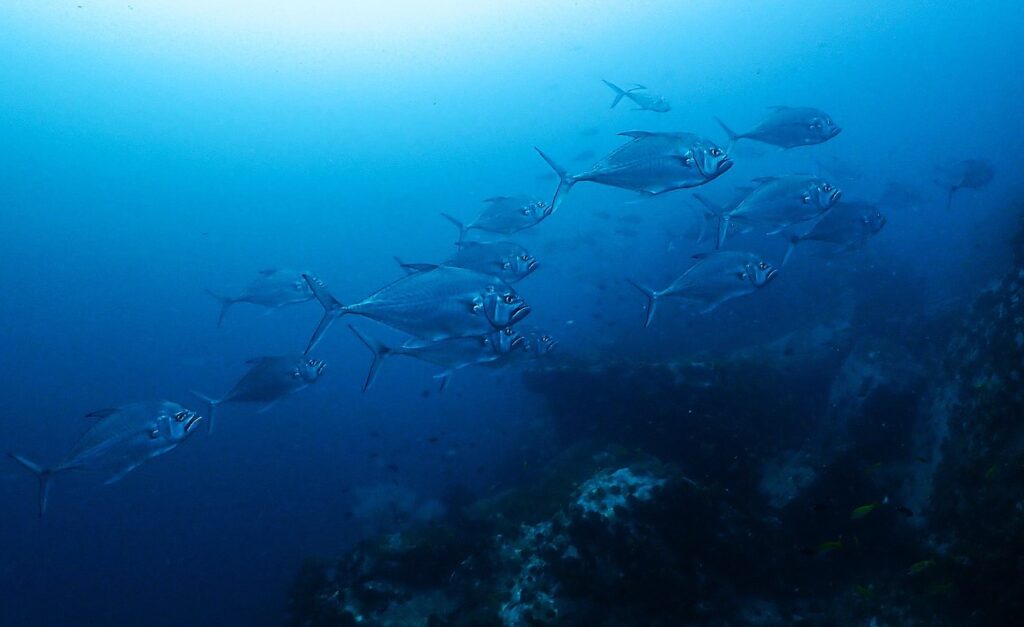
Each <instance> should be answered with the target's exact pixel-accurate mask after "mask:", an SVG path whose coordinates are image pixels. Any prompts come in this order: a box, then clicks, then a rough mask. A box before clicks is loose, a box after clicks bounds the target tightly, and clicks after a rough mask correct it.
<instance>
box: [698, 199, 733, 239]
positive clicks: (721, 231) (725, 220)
mask: <svg viewBox="0 0 1024 627" xmlns="http://www.w3.org/2000/svg"><path fill="white" fill-rule="evenodd" d="M693 197H694V198H695V199H696V200H697V201H698V202H700V204H702V205H704V223H705V227H706V226H707V224H708V223H709V222H714V223H716V225H715V230H716V231H717V233H718V235H717V238H716V239H715V248H721V247H722V244H724V243H725V238H726V236H727V235H728V234H729V213H728V212H727V211H726V210H725V208H723V207H719V206H718V205H716V204H715V203H713V202H711V201H710V200H708V199H707V198H705V197H704V196H702V195H700V194H694V195H693ZM703 234H704V230H703V228H702V229H701V236H702V237H703ZM698 241H699V240H698Z"/></svg>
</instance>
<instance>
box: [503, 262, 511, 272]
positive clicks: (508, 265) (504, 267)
mask: <svg viewBox="0 0 1024 627" xmlns="http://www.w3.org/2000/svg"><path fill="white" fill-rule="evenodd" d="M511 267H512V264H510V263H509V262H507V261H506V262H505V263H503V264H501V269H502V270H508V269H509V268H511Z"/></svg>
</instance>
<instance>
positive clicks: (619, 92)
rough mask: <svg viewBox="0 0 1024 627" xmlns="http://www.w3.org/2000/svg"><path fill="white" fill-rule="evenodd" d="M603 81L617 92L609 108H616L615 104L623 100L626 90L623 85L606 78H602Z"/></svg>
mask: <svg viewBox="0 0 1024 627" xmlns="http://www.w3.org/2000/svg"><path fill="white" fill-rule="evenodd" d="M601 82H602V83H604V84H605V85H607V86H608V87H610V88H611V90H612V91H613V92H615V99H614V100H612V106H610V107H608V108H609V109H614V108H615V105H617V104H619V101H621V100H622V98H623V96H625V95H626V90H624V89H622V88H621V87H619V86H618V85H616V84H614V83H611V82H608V81H606V80H604V79H603V78H602V79H601Z"/></svg>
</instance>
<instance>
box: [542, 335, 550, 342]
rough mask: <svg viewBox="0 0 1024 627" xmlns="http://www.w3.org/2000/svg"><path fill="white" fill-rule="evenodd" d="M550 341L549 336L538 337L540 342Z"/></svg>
mask: <svg viewBox="0 0 1024 627" xmlns="http://www.w3.org/2000/svg"><path fill="white" fill-rule="evenodd" d="M550 339H551V338H550V337H549V336H547V335H542V336H540V341H541V342H547V341H548V340H550Z"/></svg>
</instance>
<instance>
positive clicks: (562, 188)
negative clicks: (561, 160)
mask: <svg viewBox="0 0 1024 627" xmlns="http://www.w3.org/2000/svg"><path fill="white" fill-rule="evenodd" d="M533 149H534V150H536V151H537V154H539V155H540V156H541V158H542V159H544V161H546V162H547V164H548V165H549V166H551V169H552V170H554V171H555V174H557V175H558V189H556V190H555V195H554V197H552V198H551V206H550V207H548V209H547V211H545V212H544V215H545V216H549V215H551V214H552V213H554V212H555V210H556V209H558V205H559V204H561V202H562V198H563V197H564V196H565V195H566V194H568V193H569V190H570V189H572V186H573V185H575V184H576V177H574V176H573V175H571V174H569V173H568V172H566V170H565V168H563V167H562V166H560V165H558V164H557V163H555V162H554V161H552V159H551V157H549V156H547V155H546V154H544V151H543V150H541V149H540V148H537V147H536V146H534V147H533Z"/></svg>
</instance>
